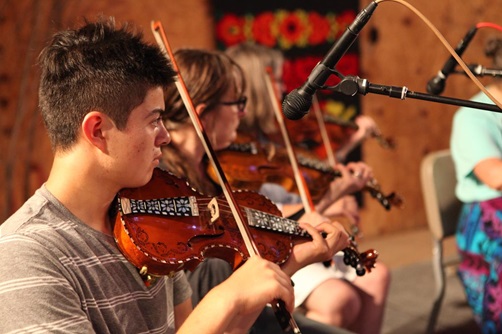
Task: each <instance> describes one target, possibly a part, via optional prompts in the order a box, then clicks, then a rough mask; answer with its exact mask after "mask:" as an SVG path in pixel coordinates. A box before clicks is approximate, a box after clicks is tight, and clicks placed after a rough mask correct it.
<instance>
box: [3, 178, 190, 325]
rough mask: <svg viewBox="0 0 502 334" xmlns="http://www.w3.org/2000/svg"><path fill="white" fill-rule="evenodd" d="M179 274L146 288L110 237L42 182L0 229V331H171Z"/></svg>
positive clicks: (179, 298)
mask: <svg viewBox="0 0 502 334" xmlns="http://www.w3.org/2000/svg"><path fill="white" fill-rule="evenodd" d="M190 295H191V290H190V286H189V284H188V282H187V280H186V277H185V274H184V273H183V272H178V273H177V274H176V275H175V276H174V277H173V278H168V277H161V278H160V279H158V280H157V281H156V282H155V283H153V284H152V285H151V286H149V287H147V286H146V285H145V283H144V282H143V280H142V279H141V276H140V275H139V274H138V271H137V269H136V268H135V267H134V266H133V265H131V264H130V263H129V262H128V261H127V260H126V259H125V257H124V256H123V255H122V254H121V253H120V251H119V249H118V248H117V246H116V244H115V242H114V239H113V237H111V236H109V235H106V234H103V233H101V232H98V231H96V230H94V229H92V228H90V227H89V226H87V225H86V224H84V223H82V222H81V221H80V220H79V219H78V218H76V217H75V216H74V215H73V214H72V213H71V212H69V211H68V210H67V209H66V208H65V207H64V206H63V205H62V204H61V203H60V202H59V201H58V200H57V199H56V198H55V197H54V196H53V195H52V194H51V193H50V192H49V191H48V190H47V188H45V186H42V187H41V188H40V189H38V190H37V191H36V193H35V194H34V195H33V196H32V197H31V198H30V199H29V200H28V201H27V202H26V203H25V204H24V205H23V207H21V208H20V209H19V210H18V211H17V212H16V213H15V214H14V215H12V216H11V217H10V218H9V219H8V220H7V221H6V222H5V223H3V224H2V225H1V227H0V332H1V333H8V332H13V333H21V332H30V333H31V332H51V333H93V332H96V333H134V334H136V333H174V331H175V329H174V305H177V304H180V303H181V302H183V301H185V300H187V299H188V298H190Z"/></svg>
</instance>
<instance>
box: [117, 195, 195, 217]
mask: <svg viewBox="0 0 502 334" xmlns="http://www.w3.org/2000/svg"><path fill="white" fill-rule="evenodd" d="M119 204H120V211H121V212H122V214H124V215H126V214H139V213H142V214H151V215H161V216H198V215H199V208H198V206H197V199H196V198H195V196H183V197H171V198H159V199H148V200H139V199H131V198H124V197H121V198H120V199H119Z"/></svg>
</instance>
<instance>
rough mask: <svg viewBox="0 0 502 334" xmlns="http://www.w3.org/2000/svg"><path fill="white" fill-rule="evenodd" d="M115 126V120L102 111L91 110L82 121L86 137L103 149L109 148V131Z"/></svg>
mask: <svg viewBox="0 0 502 334" xmlns="http://www.w3.org/2000/svg"><path fill="white" fill-rule="evenodd" d="M113 127H115V125H114V123H113V121H112V120H111V119H110V118H109V117H108V116H107V115H105V114H103V113H102V112H100V111H91V112H89V113H87V115H85V117H84V120H83V121H82V133H83V137H84V139H85V140H86V141H87V142H88V143H90V144H91V145H93V146H95V147H97V148H98V149H100V150H102V151H106V149H107V142H106V140H107V132H108V131H109V130H110V129H112V128H113Z"/></svg>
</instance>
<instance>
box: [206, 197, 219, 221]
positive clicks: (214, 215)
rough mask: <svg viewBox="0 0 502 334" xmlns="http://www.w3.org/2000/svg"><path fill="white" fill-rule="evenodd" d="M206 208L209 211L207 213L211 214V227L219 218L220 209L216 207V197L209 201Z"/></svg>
mask: <svg viewBox="0 0 502 334" xmlns="http://www.w3.org/2000/svg"><path fill="white" fill-rule="evenodd" d="M207 208H208V209H209V213H210V214H211V221H210V225H212V224H213V223H214V222H215V221H216V220H218V219H219V218H220V209H219V207H218V200H217V199H216V197H213V198H212V199H211V201H209V203H208V205H207Z"/></svg>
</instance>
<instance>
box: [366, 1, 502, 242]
mask: <svg viewBox="0 0 502 334" xmlns="http://www.w3.org/2000/svg"><path fill="white" fill-rule="evenodd" d="M369 3H370V1H369V0H363V1H361V8H363V7H364V6H366V5H367V4H369ZM408 3H409V4H411V5H412V6H414V7H415V8H416V9H417V10H418V11H419V12H421V13H422V14H423V15H424V16H425V17H426V18H427V19H428V20H429V21H431V23H432V24H433V25H434V26H435V27H436V28H437V29H438V30H439V31H440V32H441V33H442V34H443V35H444V37H445V38H446V40H447V41H448V42H449V44H451V45H452V46H453V47H455V46H456V45H457V44H458V42H459V41H460V40H461V39H462V38H463V37H464V35H465V34H466V33H467V31H468V30H469V29H470V28H471V27H473V26H474V25H475V24H476V23H478V22H481V21H488V22H493V23H497V24H502V21H501V20H500V12H501V10H502V3H501V2H500V0H476V1H456V0H439V1H438V0H436V1H431V0H427V1H424V0H410V1H408ZM493 34H497V31H496V30H493V29H480V30H479V31H478V32H477V33H476V35H475V37H474V39H473V40H472V41H471V43H470V44H469V47H468V48H467V50H466V51H465V53H464V55H463V59H464V60H465V61H466V62H467V63H482V64H484V65H485V66H490V63H489V62H488V60H487V58H486V57H485V56H484V54H483V46H484V42H485V40H486V38H487V36H490V35H493ZM498 34H499V35H501V33H500V32H498ZM359 38H360V39H359V41H360V45H361V56H362V60H361V67H362V69H363V74H362V75H361V77H363V78H366V79H368V80H369V81H370V82H371V83H374V84H382V85H391V86H406V87H408V88H409V90H411V91H414V92H422V93H426V83H427V81H428V80H429V79H430V78H431V77H433V76H434V75H435V74H436V73H437V71H438V70H439V69H441V68H442V66H443V64H444V62H445V61H446V59H447V58H448V57H449V53H448V51H447V50H446V48H445V47H444V46H443V44H442V43H441V42H440V41H439V39H438V38H437V37H436V36H435V35H434V33H433V32H432V31H431V30H430V29H429V28H428V26H427V25H426V24H425V23H424V22H423V21H422V20H421V19H420V18H419V16H417V15H416V14H415V13H414V12H412V11H411V10H410V9H408V8H407V7H405V6H403V5H401V4H400V3H397V2H393V1H385V2H382V3H380V4H379V5H378V7H377V9H376V10H375V12H374V14H373V16H372V18H371V19H370V21H369V22H368V23H367V25H366V26H365V28H364V29H363V31H362V32H361V34H360V37H359ZM483 81H484V82H487V81H486V80H483ZM477 91H478V88H477V87H476V86H475V85H474V83H472V81H470V80H469V79H468V78H467V77H465V76H463V75H452V76H450V77H449V78H448V80H447V81H446V88H445V90H444V92H443V95H444V96H450V97H456V98H460V99H469V98H470V97H471V96H472V95H474V93H476V92H477ZM361 102H362V106H363V107H362V111H363V113H364V114H366V115H369V116H371V117H373V118H374V119H375V121H376V122H377V124H378V125H379V126H380V128H381V130H382V133H383V134H384V135H386V136H391V137H393V138H394V139H395V140H396V142H397V148H396V150H395V151H386V150H383V149H381V148H380V147H379V146H378V145H377V144H376V142H375V141H372V140H369V141H367V142H366V143H365V144H364V146H363V156H364V159H365V161H366V162H367V163H368V164H370V165H371V166H372V167H373V169H374V172H375V175H376V177H377V179H378V181H379V182H380V184H381V185H382V188H383V189H384V190H387V191H396V192H398V193H400V194H401V195H402V196H403V197H404V199H405V205H404V208H403V209H392V210H391V211H390V212H387V211H385V210H383V209H382V208H381V207H379V205H378V204H377V203H376V202H375V201H372V200H371V199H369V198H366V201H365V202H366V207H365V208H364V210H363V223H362V224H363V227H362V229H363V230H364V231H365V234H366V235H375V234H381V233H390V232H395V231H399V230H404V229H412V228H415V227H419V226H426V218H425V211H424V208H423V200H422V192H421V188H420V179H419V168H420V162H421V159H422V158H423V157H424V155H425V154H427V153H428V152H430V151H434V150H438V149H444V148H448V147H449V136H450V132H451V122H452V117H453V114H454V112H455V110H456V109H457V107H455V106H450V105H443V104H439V103H433V102H427V101H419V100H411V99H406V100H404V101H402V100H399V99H395V98H390V97H387V96H381V95H374V94H368V95H366V96H363V97H362V98H361Z"/></svg>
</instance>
